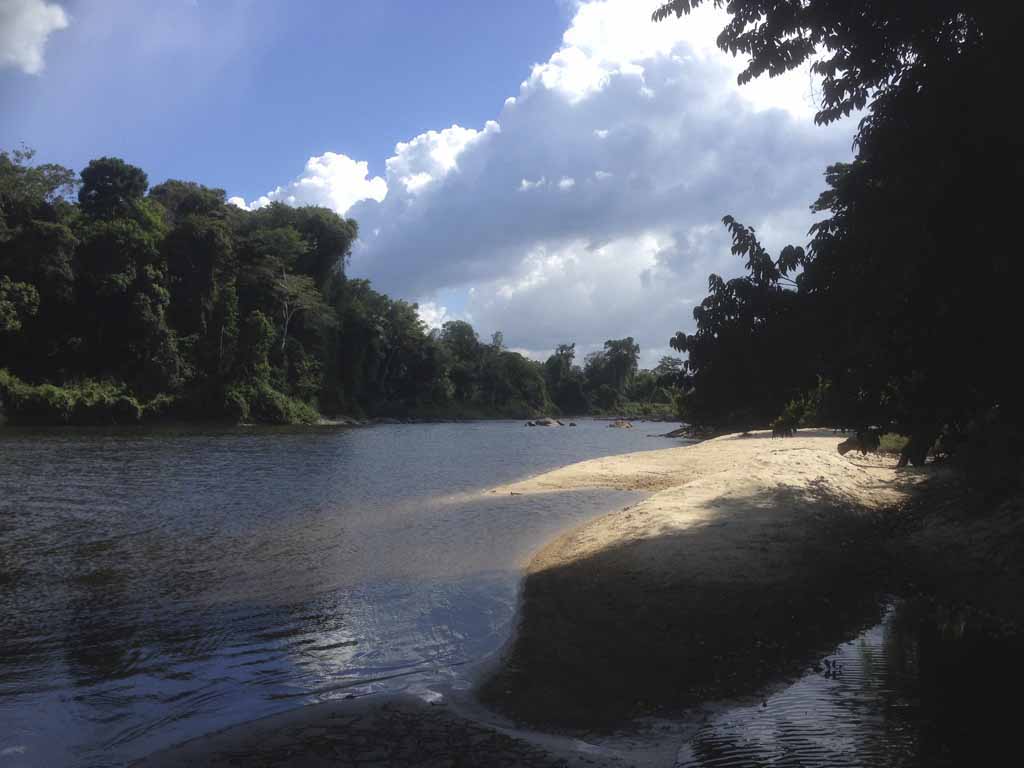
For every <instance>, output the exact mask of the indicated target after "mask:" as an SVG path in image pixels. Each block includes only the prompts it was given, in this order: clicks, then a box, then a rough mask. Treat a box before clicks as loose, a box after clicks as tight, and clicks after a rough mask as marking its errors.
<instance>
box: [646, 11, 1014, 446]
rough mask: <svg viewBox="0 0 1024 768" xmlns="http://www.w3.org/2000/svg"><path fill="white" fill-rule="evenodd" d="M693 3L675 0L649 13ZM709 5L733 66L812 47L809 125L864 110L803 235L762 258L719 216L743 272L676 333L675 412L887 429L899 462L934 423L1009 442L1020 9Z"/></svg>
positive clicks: (948, 437) (781, 63)
mask: <svg viewBox="0 0 1024 768" xmlns="http://www.w3.org/2000/svg"><path fill="white" fill-rule="evenodd" d="M700 3H701V0H675V2H670V3H666V4H665V5H663V6H662V7H661V8H660V9H659V10H658V11H656V12H655V15H654V17H655V19H656V20H661V19H664V18H666V17H669V16H671V15H673V14H674V15H676V16H680V15H685V14H687V13H689V12H690V11H691V10H692V9H693V8H694V7H696V6H698V5H700ZM716 5H723V3H720V2H716ZM724 5H725V7H726V10H727V11H728V13H729V15H730V18H729V22H728V23H727V25H726V27H725V28H724V29H723V30H722V32H721V34H720V35H719V37H718V45H719V46H720V47H721V48H723V49H724V50H726V51H729V52H731V53H734V54H736V55H741V56H744V57H745V58H746V60H747V67H746V69H745V70H744V71H743V73H742V74H741V75H740V78H739V79H740V82H741V83H743V82H746V81H748V80H750V79H752V78H753V77H757V76H760V75H762V74H764V73H768V74H769V75H776V74H779V73H781V72H783V71H786V70H788V69H792V68H793V67H796V66H798V65H800V64H802V63H803V62H806V61H808V60H811V61H813V69H814V71H815V72H817V73H818V74H819V75H821V77H822V80H823V83H822V91H821V105H820V110H819V112H818V115H817V121H818V122H819V123H828V122H831V121H833V120H836V119H837V118H839V117H840V116H842V115H847V114H851V113H852V112H853V111H854V110H858V109H864V110H865V111H864V113H863V117H862V119H861V121H860V124H859V128H858V131H857V134H856V137H855V141H856V144H855V146H856V150H857V153H856V157H855V159H854V160H853V162H851V163H838V164H835V165H833V166H831V167H829V168H828V169H827V171H826V174H825V181H826V184H827V188H826V190H825V191H824V192H823V193H822V194H821V195H820V196H819V197H818V199H817V201H816V202H815V203H814V205H813V210H814V211H815V212H816V213H817V214H819V216H820V217H819V218H818V219H817V221H816V223H815V224H814V226H813V227H812V229H811V231H810V233H809V235H810V241H809V243H808V244H807V247H806V248H803V247H794V246H786V247H785V248H783V249H782V250H781V251H780V252H779V256H778V257H777V258H775V259H772V258H771V257H770V256H768V254H767V252H766V250H765V249H764V248H763V247H762V245H761V244H760V242H759V241H758V240H757V237H756V233H754V231H753V229H751V228H747V227H743V226H742V225H739V224H737V222H736V221H735V220H733V219H732V218H731V217H726V218H725V224H726V226H728V227H729V228H730V230H731V232H732V235H733V252H734V253H736V254H738V255H741V256H745V257H746V259H747V263H746V268H747V274H746V276H745V277H741V278H737V279H736V280H731V281H722V280H721V279H720V278H717V277H716V276H712V278H711V279H710V281H709V296H708V298H707V299H705V300H704V301H703V302H702V303H701V305H700V306H699V307H697V308H696V309H695V311H694V319H695V322H696V331H695V333H693V334H691V335H687V334H679V335H677V336H676V338H675V339H674V340H673V346H674V347H676V348H677V349H680V350H681V351H685V352H686V353H687V354H688V356H689V357H688V360H687V364H686V374H687V376H688V383H689V385H690V386H691V388H692V390H691V391H690V392H689V394H688V395H687V397H686V403H687V406H688V408H689V413H690V415H691V416H692V417H693V418H694V419H695V420H704V421H709V422H714V421H719V420H729V419H731V418H732V419H734V420H736V421H737V422H739V421H748V422H750V423H755V424H756V423H764V422H765V421H767V420H769V419H770V418H771V416H772V414H775V415H779V414H781V413H783V411H787V412H788V413H789V414H790V417H792V415H793V414H794V413H796V412H797V411H801V410H803V411H805V412H812V413H813V415H812V416H807V418H808V419H812V420H817V421H819V422H821V423H829V424H833V425H836V426H847V427H852V428H855V429H857V430H859V431H860V432H861V433H862V434H865V435H867V434H868V433H869V432H871V431H872V430H874V431H877V430H878V429H883V428H898V429H899V430H900V431H903V432H905V433H906V434H909V435H910V436H911V440H910V443H909V444H908V446H907V449H906V450H905V451H904V456H903V459H904V461H909V462H913V463H920V462H921V461H923V460H924V458H925V455H926V453H927V451H928V449H929V448H930V447H931V446H932V445H933V444H934V442H935V439H936V438H937V437H939V436H942V437H943V441H944V442H943V444H944V446H945V447H946V449H947V450H955V448H956V446H957V445H958V444H960V443H963V442H964V441H965V440H966V439H967V437H968V435H969V434H970V433H971V431H972V430H973V429H975V428H976V427H977V425H981V424H986V425H991V424H993V423H998V424H1001V425H1003V427H1004V428H1006V429H1009V430H1010V431H1011V432H1013V434H1016V435H1017V437H1016V438H1014V439H1015V440H1017V441H1018V443H1017V447H1016V448H1015V450H1016V451H1017V452H1018V455H1020V450H1019V449H1020V447H1021V445H1020V444H1019V442H1020V435H1021V427H1022V424H1024V420H1022V415H1021V405H1020V397H1019V396H1018V395H1017V393H1016V389H1017V377H1016V375H1014V374H1013V373H1011V370H1012V368H1011V366H1012V361H1013V359H1014V357H1015V355H1014V354H1013V352H1012V351H1011V350H1013V349H1015V348H1016V347H1017V346H1018V345H1017V343H1016V336H1017V332H1016V329H1017V327H1018V325H1019V322H1018V321H1017V318H1016V314H1017V311H1016V307H1015V299H1016V294H1017V293H1018V291H1019V286H1020V284H1021V283H1020V278H1021V265H1020V260H1019V259H1017V258H1015V257H1013V256H1012V254H1013V253H1015V252H1016V251H1017V250H1019V249H1018V248H1017V245H1016V237H1015V232H1014V230H1013V227H1012V224H1011V222H1012V221H1013V218H1012V216H1013V214H1014V208H1015V205H1016V198H1015V197H1014V196H1013V195H1007V194H1006V193H1005V191H1004V189H1003V187H1002V185H1001V184H1000V179H1003V180H1007V181H1010V180H1013V181H1015V180H1017V179H1020V178H1022V175H1024V174H1022V171H1024V168H1022V162H1024V152H1022V150H1024V147H1022V138H1021V134H1020V131H1019V130H1017V128H1016V126H1015V125H1014V124H1013V123H1012V121H1008V120H1006V119H1005V110H1004V107H1005V104H1006V103H1007V102H1006V97H1007V94H1006V92H1005V85H1006V73H1007V72H1010V71H1012V70H1015V66H1014V64H1015V57H1014V55H1013V52H1012V51H1011V48H1010V38H1011V35H1012V34H1013V31H1015V30H1016V29H1019V25H1018V24H1016V23H1014V22H1017V21H1019V20H1020V15H1021V11H1020V9H1019V7H1018V6H1016V5H1014V4H1010V3H999V2H995V1H994V0H991V1H989V2H977V3H973V2H972V3H967V2H964V1H963V0H960V1H959V2H955V1H952V0H909V1H908V2H901V3H881V4H880V3H875V2H870V1H869V0H855V1H851V2H843V3H835V2H831V1H830V0H781V2H780V1H777V0H732V1H731V2H729V3H727V4H724ZM797 400H799V401H800V403H802V404H803V405H802V406H801V408H796V409H794V407H792V406H793V404H794V402H795V401H797ZM744 409H749V410H750V412H749V413H743V410H744ZM787 409H788V410H787Z"/></svg>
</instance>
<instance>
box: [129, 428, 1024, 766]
mask: <svg viewBox="0 0 1024 768" xmlns="http://www.w3.org/2000/svg"><path fill="white" fill-rule="evenodd" d="M841 439H842V436H840V435H836V434H834V433H832V432H827V431H820V432H818V431H810V430H806V431H801V432H800V433H799V434H798V435H797V436H796V437H794V438H787V439H772V438H771V437H770V435H769V434H768V433H753V434H750V435H729V436H724V437H721V438H717V439H715V440H709V441H707V442H705V443H701V444H698V445H693V446H687V447H683V448H668V449H663V450H654V451H646V452H642V453H635V454H626V455H620V456H612V457H608V458H602V459H595V460H592V461H584V462H580V463H577V464H572V465H569V466H566V467H563V468H561V469H557V470H554V471H552V472H547V473H544V474H540V475H537V476H535V477H532V478H529V479H527V480H524V481H521V482H517V483H513V484H509V485H505V486H501V487H498V488H495V489H493V490H492V491H490V492H489V493H488V494H487V495H491V496H508V495H512V494H515V495H522V496H524V497H527V498H525V499H524V503H530V501H529V497H530V496H535V495H537V494H572V493H574V492H576V491H583V490H587V489H602V488H607V489H619V490H632V491H643V492H647V493H649V494H650V495H649V496H648V497H647V498H646V499H645V500H643V501H641V502H640V503H638V504H636V505H633V506H631V507H627V508H625V509H622V510H619V511H616V512H613V513H610V514H607V515H604V516H602V517H600V518H597V519H596V520H594V521H592V522H590V523H588V524H585V525H583V526H580V527H578V528H575V529H573V530H570V531H567V532H565V533H563V534H562V535H560V536H558V537H557V538H555V539H554V540H553V541H551V542H549V543H548V544H547V545H546V546H544V547H543V548H542V549H541V550H540V551H539V552H537V554H536V555H535V556H534V557H533V559H532V560H531V562H530V564H529V566H528V568H527V573H526V576H525V579H524V582H523V587H522V595H521V602H520V611H519V620H518V628H517V631H516V634H515V636H514V637H513V639H512V641H511V642H510V643H509V644H508V646H507V648H506V649H505V652H504V654H502V658H501V660H500V662H499V663H497V664H495V665H494V667H493V669H492V670H491V673H490V675H489V676H488V677H486V678H485V679H484V680H483V682H482V684H481V686H480V688H479V691H478V693H479V699H480V701H482V703H483V704H484V705H485V707H487V708H486V709H485V708H484V707H480V706H474V705H473V702H471V701H467V700H466V699H465V698H461V700H459V699H460V696H458V695H456V697H455V698H454V699H448V700H447V702H446V704H443V705H428V704H425V703H423V702H419V701H417V700H410V699H408V698H406V697H399V698H398V699H396V698H395V697H388V696H374V697H367V698H366V699H362V700H356V701H354V702H328V703H325V704H320V705H315V706H311V707H305V708H303V709H300V710H297V711H295V712H292V713H287V714H285V715H279V716H275V717H272V718H268V719H267V720H264V721H259V722H257V723H252V724H247V725H243V726H239V727H238V728H234V729H229V730H228V731H225V732H223V733H221V734H218V735H215V736H210V737H203V738H201V739H197V740H195V741H193V742H190V743H189V744H188V745H185V746H184V747H181V748H177V749H173V750H169V751H167V752H165V753H161V755H158V756H154V757H153V758H151V759H150V760H147V761H144V762H143V763H142V764H143V765H155V766H172V765H187V764H196V763H200V762H201V763H204V764H213V765H217V764H224V765H226V764H229V762H228V761H229V760H230V759H233V760H235V761H236V762H237V761H239V760H242V761H243V762H247V763H253V764H284V765H289V764H292V765H300V764H302V765H307V764H313V765H315V764H317V762H316V761H317V760H321V761H324V762H326V761H334V762H335V764H356V763H358V764H379V765H385V764H393V765H404V764H420V763H423V764H433V763H432V762H431V761H436V764H444V765H459V764H466V765H471V764H495V765H502V764H522V765H549V764H551V765H582V764H586V765H617V764H623V761H625V764H629V765H640V764H650V765H671V764H673V758H672V755H674V754H675V751H676V750H677V749H678V747H679V745H680V743H681V741H682V740H683V739H684V738H685V737H686V729H685V728H677V729H674V730H669V731H666V732H664V733H660V734H659V733H656V734H654V736H653V737H652V734H651V733H650V732H648V733H646V734H645V736H644V737H643V738H638V740H637V741H636V742H634V744H633V745H631V746H630V748H629V750H628V751H623V749H622V747H621V744H622V741H621V739H622V737H623V732H624V731H623V729H625V732H627V733H628V732H631V731H634V730H635V729H636V728H637V727H638V725H637V724H638V723H643V724H646V725H645V726H644V727H648V730H649V724H650V721H648V720H646V719H644V716H647V715H655V716H657V715H661V716H665V717H670V718H673V719H676V718H679V717H680V716H682V717H683V718H685V717H688V716H691V715H692V714H693V713H694V712H698V713H699V712H700V711H702V708H703V707H704V705H706V704H707V703H708V702H716V701H717V702H722V701H729V700H736V699H737V698H739V699H743V698H744V697H749V696H751V695H752V694H755V693H760V692H762V691H765V690H766V687H771V686H775V685H778V684H779V682H780V681H783V680H786V679H790V678H792V677H794V676H795V675H797V674H798V673H799V672H801V671H802V670H804V669H806V664H807V662H808V661H810V660H812V659H820V658H821V656H820V655H819V654H821V653H822V652H827V651H828V650H829V649H831V648H834V647H835V645H837V644H838V643H840V642H842V641H845V640H848V639H849V638H850V637H852V636H854V635H855V634H856V633H857V632H858V631H859V630H860V629H862V628H864V627H866V626H868V625H871V624H874V623H875V622H876V621H877V620H878V619H879V616H880V613H881V610H880V604H881V598H882V595H883V594H885V593H886V592H887V591H888V590H889V589H892V588H893V587H894V586H898V588H899V589H901V590H906V589H908V588H909V586H910V585H911V583H913V584H916V585H918V586H919V587H920V590H921V591H922V592H923V591H925V590H926V589H935V588H936V587H937V586H938V585H939V584H940V582H941V583H943V584H945V585H947V586H951V585H952V584H953V583H954V582H956V581H957V580H958V579H960V578H961V576H962V575H963V574H968V575H969V577H970V578H969V579H966V580H965V584H969V585H970V586H969V589H973V590H980V591H981V593H982V594H983V593H984V592H985V589H986V588H991V587H992V586H993V582H994V581H997V580H998V578H997V576H998V574H999V573H1000V571H999V569H1002V568H1004V567H1005V568H1008V569H1013V568H1015V569H1016V571H1015V572H1020V571H1021V566H1020V563H1021V562H1022V561H1021V559H1019V558H1018V559H1017V560H1014V555H1013V553H1014V552H1018V553H1019V552H1020V547H1019V546H1017V547H1016V549H1015V548H1014V546H1015V545H1012V541H1013V540H1014V537H1015V536H1016V537H1017V538H1016V541H1018V542H1019V541H1020V536H1019V534H1021V532H1022V531H1021V524H1020V523H1019V522H1018V521H1019V520H1020V519H1021V516H1020V514H1019V512H1020V509H1019V504H1018V505H1017V506H1016V507H1014V506H1013V505H1012V504H1010V505H1009V506H1008V507H1007V508H1006V509H1003V510H1002V511H1001V512H1000V513H999V515H998V516H997V517H996V518H995V520H993V519H988V520H986V519H974V520H965V519H964V517H963V515H962V514H961V513H959V512H957V511H956V510H954V509H953V507H957V506H958V505H962V501H963V499H962V497H961V496H958V495H957V494H956V493H951V492H950V488H951V486H950V480H949V477H948V474H949V473H947V472H945V471H944V470H943V469H942V468H941V467H930V468H928V469H927V470H921V469H897V467H896V461H897V460H896V457H895V456H887V455H878V454H876V455H868V456H861V455H857V454H847V455H846V456H845V457H844V456H840V455H839V454H838V452H837V451H836V447H837V445H838V443H839V442H840V441H841ZM569 498H570V497H569V496H566V500H567V502H568V499H569ZM943 499H945V500H946V502H945V503H946V506H947V507H948V508H947V509H946V511H945V512H944V513H943V514H941V515H934V514H932V510H933V509H934V506H935V504H937V503H938V502H939V501H940V500H943ZM968 530H970V531H973V533H971V534H970V535H967V536H964V535H962V534H964V532H965V531H968ZM1007 534H1009V535H1007ZM982 545H984V546H982ZM975 547H980V550H979V552H980V554H979V555H973V556H972V554H971V553H972V552H973V548H975ZM939 557H941V558H943V559H942V560H941V561H939V559H938V558H939ZM983 559H987V562H983V561H982V560H983ZM897 564H898V565H897ZM944 571H948V572H949V573H950V574H953V576H952V577H950V578H945V579H944V580H943V577H942V576H941V574H942V572H944ZM1018 576H1020V577H1021V578H1024V575H1022V574H1020V573H1018ZM1021 578H1018V579H1017V581H1014V580H1013V579H1012V578H1009V579H1007V580H1006V581H1005V582H1000V583H999V585H998V587H999V589H998V590H996V592H995V594H998V595H999V596H1000V597H999V598H998V599H1000V600H1003V601H1006V600H1009V601H1011V602H1012V600H1013V598H1012V594H1013V593H1014V589H1015V588H1016V587H1015V585H1019V584H1020V583H1021ZM929 579H932V581H931V582H929ZM960 593H961V594H962V595H964V596H965V597H966V596H968V595H969V593H968V592H963V591H962V590H961V592H960ZM758 701H760V699H758ZM396 702H397V703H396ZM396 708H397V709H396ZM601 732H611V733H614V734H616V735H615V737H613V738H610V739H608V738H602V737H598V736H595V735H594V734H595V733H601ZM550 733H558V734H560V735H558V736H549V735H545V734H550ZM617 740H618V741H617ZM637 744H644V745H646V747H647V749H648V751H647V752H644V753H639V752H637V751H636V745H637ZM410 745H411V746H410ZM424 745H426V746H424ZM598 745H600V746H598ZM374 750H376V751H374ZM381 750H384V751H381ZM388 750H390V751H388ZM409 754H416V755H419V756H420V758H421V759H420V760H419V762H418V763H413V762H409V760H410V758H408V757H407V755H409ZM367 755H370V756H371V757H373V760H376V763H374V762H373V760H371V759H370V758H369V757H367ZM157 758H159V759H157ZM403 760H405V761H406V762H402V761H403ZM218 761H219V762H218ZM289 761H291V762H289ZM459 761H462V762H461V763H460V762H459Z"/></svg>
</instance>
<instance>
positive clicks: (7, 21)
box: [0, 0, 68, 75]
mask: <svg viewBox="0 0 1024 768" xmlns="http://www.w3.org/2000/svg"><path fill="white" fill-rule="evenodd" d="M67 26H68V16H67V14H66V13H65V12H64V9H63V8H62V7H61V6H59V5H57V4H56V3H47V2H45V0H0V69H3V68H6V67H13V68H15V69H20V70H21V71H22V72H24V73H25V74H28V75H38V74H40V73H41V72H42V71H43V69H44V67H45V58H44V52H45V49H46V41H47V40H48V39H49V37H50V34H51V33H52V32H56V31H57V30H60V29H65V28H66V27H67Z"/></svg>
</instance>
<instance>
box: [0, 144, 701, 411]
mask: <svg viewBox="0 0 1024 768" xmlns="http://www.w3.org/2000/svg"><path fill="white" fill-rule="evenodd" d="M32 157H33V154H32V152H31V151H29V150H25V149H21V150H15V151H10V152H0V401H2V403H0V406H2V408H3V410H4V411H5V412H6V415H7V418H8V419H9V420H10V421H12V422H13V423H23V424H111V423H133V422H138V421H142V420H146V421H152V420H156V419H189V418H214V419H217V418H224V419H230V420H233V421H238V422H247V421H256V422H268V423H281V424H287V423H301V422H306V423H309V422H314V421H317V420H318V419H319V418H320V417H321V414H326V415H341V414H344V415H348V416H357V417H362V416H419V417H426V418H430V417H441V418H443V417H452V416H459V417H463V416H468V417H480V416H509V417H516V418H530V417H534V416H539V415H543V414H559V413H561V414H566V415H581V414H586V413H590V412H605V411H607V412H615V411H616V410H617V409H619V408H621V407H624V406H628V407H629V408H630V409H631V410H633V411H634V412H636V411H638V412H640V413H643V414H660V415H668V414H670V413H671V408H672V406H671V402H672V397H673V394H674V389H675V385H676V383H677V380H678V373H679V371H680V369H681V366H682V361H681V360H680V359H677V358H665V359H664V360H662V362H661V363H660V364H659V366H658V367H657V368H656V369H655V370H654V371H638V369H637V368H638V359H639V352H640V348H639V346H638V345H637V344H636V343H635V342H634V341H633V339H632V338H625V339H617V340H615V339H613V340H609V341H608V342H607V343H606V344H605V348H604V349H603V350H602V351H599V352H595V353H592V354H590V355H588V356H587V357H586V359H585V361H584V362H583V364H582V365H579V364H577V363H576V360H575V345H573V344H564V345H560V346H559V347H558V349H557V350H556V351H555V353H554V354H553V355H552V356H551V357H550V359H548V360H547V361H546V362H545V363H539V362H536V361H533V360H530V359H528V358H526V357H524V356H522V355H520V354H518V353H516V352H513V351H510V350H508V349H506V348H505V346H504V343H503V340H502V335H501V334H500V333H497V334H495V335H494V336H493V338H492V339H491V341H490V342H483V341H481V340H480V339H479V337H478V335H477V333H476V332H475V331H474V329H473V328H472V326H471V325H470V324H468V323H466V322H463V321H451V322H448V323H445V324H444V326H443V327H442V328H440V329H437V330H428V329H427V328H426V326H425V325H424V323H423V322H422V321H421V320H420V318H419V315H418V312H417V307H416V305H415V304H411V303H408V302H406V301H402V300H398V299H392V298H390V297H388V296H386V295H384V294H382V293H380V292H378V291H375V290H373V288H372V287H371V286H370V284H369V282H367V281H366V280H359V279H352V278H349V277H347V276H346V274H345V267H346V264H347V262H348V259H349V257H350V254H351V249H352V244H353V242H354V241H355V239H356V237H357V235H358V226H357V224H356V222H355V221H354V220H352V219H345V218H342V217H341V216H338V215H337V214H336V213H334V212H333V211H330V210H328V209H326V208H319V207H290V206H286V205H283V204H280V203H274V204H271V205H269V206H267V207H265V208H261V209H259V210H255V211H246V210H242V209H240V208H238V207H236V206H233V205H230V204H227V203H226V202H225V194H224V191H223V190H221V189H211V188H207V187H204V186H201V185H199V184H196V183H193V182H185V181H176V180H170V181H166V182H164V183H162V184H158V185H156V186H153V187H152V188H150V187H149V183H148V179H147V176H146V174H145V172H143V171H142V170H141V169H139V168H137V167H135V166H132V165H129V164H127V163H125V162H124V161H123V160H120V159H117V158H109V157H104V158H99V159H97V160H93V161H92V162H90V163H89V165H88V166H87V167H86V168H85V169H84V170H83V171H82V172H81V174H80V175H78V176H76V175H75V174H74V173H73V172H72V171H71V170H69V169H67V168H64V167H61V166H59V165H53V164H39V165H34V164H32ZM630 401H633V402H632V403H631V402H630Z"/></svg>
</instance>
